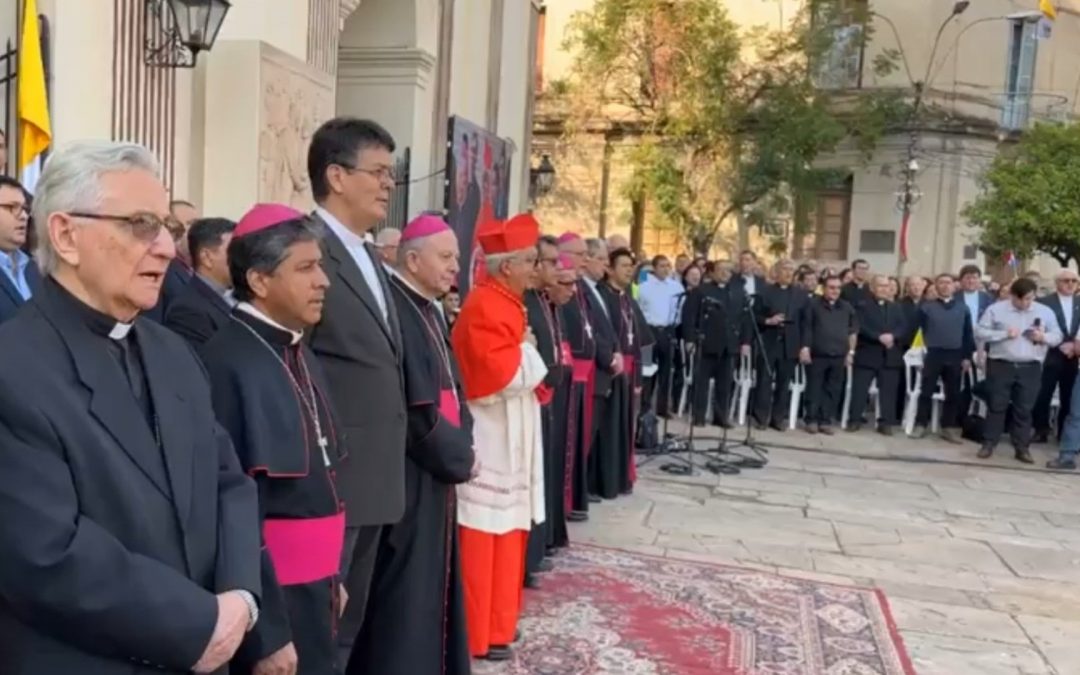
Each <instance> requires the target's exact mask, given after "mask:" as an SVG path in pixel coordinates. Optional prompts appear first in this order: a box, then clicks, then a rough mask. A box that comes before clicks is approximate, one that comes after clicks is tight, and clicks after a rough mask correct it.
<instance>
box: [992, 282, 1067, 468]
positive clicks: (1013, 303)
mask: <svg viewBox="0 0 1080 675" xmlns="http://www.w3.org/2000/svg"><path fill="white" fill-rule="evenodd" d="M1009 290H1010V292H1011V295H1012V297H1011V298H1009V299H1008V300H1002V301H1000V302H997V303H995V304H993V305H991V306H990V307H989V308H988V309H987V310H986V312H984V313H983V315H982V318H981V319H979V323H978V326H976V329H975V336H976V338H978V340H979V341H980V342H984V343H985V344H986V345H987V366H986V385H987V399H988V400H987V407H988V408H989V414H988V415H987V418H986V434H985V437H984V439H983V445H982V448H980V449H979V453H978V455H977V456H978V457H979V459H987V458H988V457H990V455H992V454H993V453H994V447H995V446H996V445H997V443H998V441H999V440H1000V439H1001V435H1002V433H1003V432H1004V430H1005V413H1006V411H1008V410H1009V406H1010V404H1011V405H1012V411H1013V416H1012V427H1011V428H1010V430H1009V435H1010V436H1011V437H1012V442H1013V448H1014V449H1015V451H1016V459H1017V460H1019V461H1021V462H1023V463H1024V464H1031V463H1032V461H1033V460H1032V458H1031V453H1030V452H1029V450H1028V445H1029V444H1030V442H1031V410H1032V408H1033V407H1034V405H1035V398H1036V397H1037V396H1038V394H1039V384H1040V381H1041V379H1042V362H1043V359H1044V358H1045V357H1046V350H1047V348H1053V347H1056V346H1057V345H1059V344H1060V343H1061V339H1062V334H1061V330H1060V329H1059V328H1058V325H1057V321H1055V320H1054V315H1053V312H1052V311H1051V310H1050V308H1049V307H1047V306H1045V305H1042V304H1040V303H1037V302H1035V301H1034V300H1035V291H1036V286H1035V282H1034V281H1032V280H1031V279H1028V278H1020V279H1017V280H1016V281H1014V282H1013V283H1012V285H1011V286H1010V288H1009Z"/></svg>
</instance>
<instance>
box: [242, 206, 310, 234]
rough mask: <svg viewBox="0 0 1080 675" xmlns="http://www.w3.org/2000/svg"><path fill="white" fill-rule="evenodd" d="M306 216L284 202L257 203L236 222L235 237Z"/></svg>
mask: <svg viewBox="0 0 1080 675" xmlns="http://www.w3.org/2000/svg"><path fill="white" fill-rule="evenodd" d="M305 217H306V216H304V214H303V213H301V212H299V211H297V210H296V209H294V208H292V207H291V206H285V205H284V204H256V205H255V206H252V207H251V209H250V210H249V211H248V212H247V213H245V214H244V217H243V218H241V219H240V222H238V223H237V224H236V229H235V230H234V231H233V239H239V238H240V237H243V236H245V235H249V234H255V233H256V232H261V231H263V230H265V229H267V228H270V227H273V226H275V225H280V224H281V223H287V222H289V221H290V220H302V219H304V218H305Z"/></svg>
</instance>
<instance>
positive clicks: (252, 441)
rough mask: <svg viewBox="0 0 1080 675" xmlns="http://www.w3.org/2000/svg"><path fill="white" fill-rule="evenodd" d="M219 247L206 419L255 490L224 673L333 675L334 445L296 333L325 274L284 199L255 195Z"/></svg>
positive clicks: (337, 529) (307, 322) (336, 596)
mask: <svg viewBox="0 0 1080 675" xmlns="http://www.w3.org/2000/svg"><path fill="white" fill-rule="evenodd" d="M228 256H229V274H230V276H231V277H232V286H233V295H234V297H235V298H236V300H237V302H238V304H237V306H236V308H235V309H234V310H233V313H232V319H231V321H230V322H229V323H227V324H225V325H224V326H223V327H222V328H221V329H219V330H218V332H217V333H216V334H215V335H214V337H212V338H211V339H210V341H209V342H207V343H206V345H205V346H204V347H203V350H202V356H203V360H204V361H205V363H206V368H207V370H208V371H209V373H210V382H211V385H212V389H213V397H214V409H215V411H216V412H217V415H218V420H219V421H220V422H221V423H222V425H224V426H225V428H226V429H227V430H228V432H229V434H230V435H231V436H232V439H233V444H234V445H235V447H236V452H237V455H239V457H240V464H241V465H242V466H243V468H244V470H245V471H246V472H247V473H248V474H249V475H250V476H252V478H254V480H255V484H256V485H257V486H258V489H259V514H260V516H261V518H262V536H263V545H264V547H265V549H264V552H265V564H264V568H263V582H262V584H263V607H262V615H261V617H260V619H259V623H258V624H257V625H256V626H255V629H254V630H253V631H252V632H251V633H250V634H249V636H248V638H247V639H246V640H245V641H244V644H243V645H242V646H241V648H240V651H239V653H238V654H237V657H236V659H235V660H234V661H233V664H232V670H231V674H230V675H243V674H245V673H257V674H259V675H261V674H262V673H278V672H292V671H290V670H289V668H292V667H295V668H296V672H297V673H299V674H300V675H333V674H334V666H335V659H336V656H337V639H336V627H337V626H336V624H337V618H338V615H339V614H340V609H341V602H340V586H339V579H338V571H339V567H340V562H341V551H342V547H343V546H344V541H345V513H344V510H343V505H342V503H341V500H340V499H339V498H338V490H337V476H336V473H335V471H336V468H337V466H338V464H339V463H340V453H341V451H342V448H343V446H344V444H343V443H341V442H339V439H340V437H341V435H340V433H338V430H337V426H336V423H335V418H334V415H333V414H332V412H331V409H330V406H329V403H328V398H327V394H326V391H327V385H326V378H325V376H324V374H323V372H322V369H321V367H320V365H319V362H318V360H316V358H315V355H314V354H312V353H311V350H310V348H309V347H308V346H307V345H306V344H304V343H303V342H302V341H301V340H302V339H303V334H304V331H305V330H307V329H309V328H310V327H311V326H313V325H315V324H316V323H318V322H319V318H320V316H321V315H322V307H323V298H324V297H325V294H326V289H327V287H328V286H329V285H330V282H329V280H328V279H327V277H326V274H325V273H324V272H323V269H322V265H321V262H322V249H321V246H320V230H319V229H317V226H316V225H315V224H314V223H313V221H311V220H309V219H308V218H306V217H305V216H304V214H302V213H300V212H299V211H296V210H294V209H292V208H289V207H287V206H283V205H280V204H259V205H256V206H255V207H254V208H252V209H251V210H250V211H248V213H247V214H245V215H244V217H243V218H242V219H241V220H240V222H239V224H238V225H237V226H236V230H235V232H234V234H233V239H232V241H231V242H230V243H229V249H228Z"/></svg>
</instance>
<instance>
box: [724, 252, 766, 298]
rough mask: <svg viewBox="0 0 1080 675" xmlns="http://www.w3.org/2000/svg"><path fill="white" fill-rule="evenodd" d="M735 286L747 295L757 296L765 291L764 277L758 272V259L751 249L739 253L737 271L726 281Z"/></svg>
mask: <svg viewBox="0 0 1080 675" xmlns="http://www.w3.org/2000/svg"><path fill="white" fill-rule="evenodd" d="M728 283H729V284H730V285H732V286H736V287H738V288H739V290H741V291H742V292H743V294H744V295H746V296H748V297H757V296H758V295H761V294H763V293H764V292H765V285H766V283H767V282H766V281H765V277H763V276H761V275H760V274H759V273H758V259H757V255H756V254H755V253H754V252H753V251H743V252H742V253H740V254H739V273H738V274H736V275H734V276H733V277H731V281H729V282H728Z"/></svg>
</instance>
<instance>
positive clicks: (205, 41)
mask: <svg viewBox="0 0 1080 675" xmlns="http://www.w3.org/2000/svg"><path fill="white" fill-rule="evenodd" d="M230 4H231V3H230V2H229V1H228V0H147V2H146V10H145V11H146V15H145V16H146V19H145V24H146V25H145V31H146V44H145V61H146V65H148V66H162V67H167V68H193V67H194V66H195V61H196V59H198V56H199V52H204V51H209V50H210V48H211V47H213V46H214V41H215V40H217V34H218V31H219V30H221V24H222V23H224V21H225V15H226V14H228V13H229V7H230Z"/></svg>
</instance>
